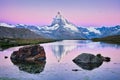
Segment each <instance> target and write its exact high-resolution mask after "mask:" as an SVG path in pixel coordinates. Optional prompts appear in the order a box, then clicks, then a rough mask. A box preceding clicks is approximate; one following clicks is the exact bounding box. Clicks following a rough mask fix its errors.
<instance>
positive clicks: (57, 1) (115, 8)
mask: <svg viewBox="0 0 120 80" xmlns="http://www.w3.org/2000/svg"><path fill="white" fill-rule="evenodd" d="M58 11H59V12H60V13H61V15H63V16H64V17H65V18H66V19H67V20H68V21H69V22H72V23H73V24H75V25H77V26H86V27H90V26H93V27H100V26H115V25H120V0H0V22H6V23H10V24H29V25H41V26H42V25H50V24H51V22H52V20H53V18H54V17H55V16H56V15H57V12H58Z"/></svg>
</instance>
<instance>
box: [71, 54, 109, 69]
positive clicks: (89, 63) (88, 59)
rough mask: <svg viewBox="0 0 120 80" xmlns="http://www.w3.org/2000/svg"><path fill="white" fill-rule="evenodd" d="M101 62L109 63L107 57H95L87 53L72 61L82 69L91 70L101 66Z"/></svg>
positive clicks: (98, 55) (99, 55)
mask: <svg viewBox="0 0 120 80" xmlns="http://www.w3.org/2000/svg"><path fill="white" fill-rule="evenodd" d="M103 61H107V62H109V61H110V58H109V57H103V56H101V54H97V55H96V56H95V55H93V54H89V53H82V54H80V55H79V56H77V57H76V58H75V59H73V62H74V63H76V64H77V65H78V66H80V67H81V68H83V69H86V70H92V69H94V68H97V67H99V66H100V65H102V63H103Z"/></svg>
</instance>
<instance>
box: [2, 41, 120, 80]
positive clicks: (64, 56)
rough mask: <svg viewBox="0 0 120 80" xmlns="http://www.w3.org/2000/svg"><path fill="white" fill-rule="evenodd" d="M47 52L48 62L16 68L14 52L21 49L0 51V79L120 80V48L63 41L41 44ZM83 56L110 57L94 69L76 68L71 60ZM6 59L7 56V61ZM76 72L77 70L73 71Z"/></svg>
mask: <svg viewBox="0 0 120 80" xmlns="http://www.w3.org/2000/svg"><path fill="white" fill-rule="evenodd" d="M41 45H42V46H43V47H44V49H45V52H46V57H47V59H46V63H44V64H42V65H41V66H42V67H41V66H38V67H35V66H32V67H35V68H34V69H33V68H31V67H29V66H28V65H15V64H13V63H12V62H11V60H10V55H11V53H12V52H13V51H16V50H18V49H19V48H20V47H22V46H20V47H12V48H9V49H6V50H4V51H0V77H8V78H16V79H18V80H120V45H116V44H107V43H102V42H92V41H89V40H63V41H58V42H52V43H45V44H41ZM81 53H92V54H95V55H96V54H98V53H100V54H102V55H103V56H107V57H110V58H111V61H110V62H104V63H103V64H102V65H100V66H99V67H96V68H93V69H92V70H89V69H84V68H83V67H81V66H78V65H76V64H75V63H74V62H73V61H72V60H73V59H74V58H75V57H76V56H78V55H79V54H81ZM4 56H8V58H7V59H5V58H4ZM23 66H28V68H29V69H32V70H35V69H40V72H39V73H31V72H30V70H29V71H27V70H25V69H24V68H23ZM74 69H77V70H78V71H73V70H74Z"/></svg>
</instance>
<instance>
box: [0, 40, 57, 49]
mask: <svg viewBox="0 0 120 80" xmlns="http://www.w3.org/2000/svg"><path fill="white" fill-rule="evenodd" d="M53 41H56V40H52V39H8V38H3V39H0V48H2V49H5V48H9V47H13V46H20V45H31V44H40V43H47V42H53Z"/></svg>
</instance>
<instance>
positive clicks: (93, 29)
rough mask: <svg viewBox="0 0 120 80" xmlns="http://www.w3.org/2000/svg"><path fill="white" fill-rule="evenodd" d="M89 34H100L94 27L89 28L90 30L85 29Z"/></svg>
mask: <svg viewBox="0 0 120 80" xmlns="http://www.w3.org/2000/svg"><path fill="white" fill-rule="evenodd" d="M87 29H88V30H89V31H90V32H95V33H97V34H101V32H100V31H99V30H97V29H96V28H94V27H90V28H87Z"/></svg>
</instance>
